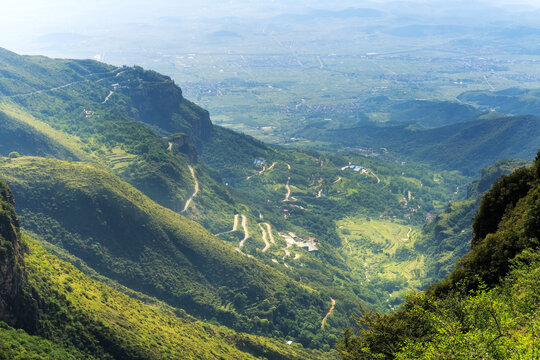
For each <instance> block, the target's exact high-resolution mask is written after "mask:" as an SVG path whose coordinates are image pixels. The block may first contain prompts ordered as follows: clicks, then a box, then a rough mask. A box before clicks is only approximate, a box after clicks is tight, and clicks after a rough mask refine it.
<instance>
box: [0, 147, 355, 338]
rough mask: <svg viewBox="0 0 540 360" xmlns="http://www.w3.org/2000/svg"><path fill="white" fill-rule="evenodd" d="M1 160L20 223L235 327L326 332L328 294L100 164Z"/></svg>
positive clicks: (104, 269)
mask: <svg viewBox="0 0 540 360" xmlns="http://www.w3.org/2000/svg"><path fill="white" fill-rule="evenodd" d="M1 167H2V177H3V178H4V179H5V180H6V181H7V182H8V183H9V184H10V186H11V187H12V188H13V191H14V192H15V194H16V196H17V197H18V202H17V204H18V208H19V210H20V213H21V219H23V220H22V221H23V224H24V226H25V227H26V228H28V229H29V230H31V231H32V232H33V233H35V234H37V235H39V236H40V237H41V238H42V239H44V240H46V241H49V242H51V243H53V244H55V245H58V246H60V247H63V248H65V249H67V250H68V251H69V252H71V253H72V254H74V255H75V256H77V257H79V258H81V259H82V260H83V261H85V262H86V263H87V264H88V265H90V266H91V267H93V268H94V269H95V270H97V271H98V272H99V273H101V274H103V275H105V276H108V277H110V278H112V279H115V280H117V281H118V282H120V283H121V284H123V285H125V286H128V287H130V288H132V289H135V290H138V291H142V292H145V293H147V294H150V295H153V296H156V297H158V298H160V299H162V300H164V301H166V302H168V303H169V304H171V305H173V306H175V307H179V308H183V309H185V310H186V311H188V312H189V313H191V314H194V315H197V316H199V317H202V318H205V319H214V320H216V321H218V322H220V323H223V324H226V325H228V326H232V327H234V328H237V329H243V330H244V331H249V332H253V333H261V334H273V335H275V336H281V337H286V336H289V337H292V338H295V339H296V338H299V339H300V338H302V339H303V342H304V343H305V344H306V345H308V344H310V343H311V342H312V341H315V340H314V338H313V336H314V335H317V334H319V333H320V335H318V336H317V340H316V341H317V342H314V343H313V344H312V346H321V345H323V344H324V342H327V341H331V339H332V337H331V336H330V337H328V335H329V334H328V333H325V332H322V330H321V329H320V326H319V325H320V321H321V318H322V316H323V314H324V313H325V312H326V311H327V309H328V308H329V300H327V299H328V298H327V297H326V296H323V295H322V294H319V293H318V292H317V291H314V290H312V289H310V288H309V287H307V286H303V285H301V284H299V283H296V282H294V281H291V280H290V279H289V278H288V277H286V276H284V275H282V274H281V273H280V272H278V271H275V270H274V269H272V268H271V267H268V266H265V265H262V264H261V263H259V262H258V261H256V260H253V259H250V258H249V257H247V256H245V255H243V254H240V253H239V252H237V251H235V250H234V249H233V247H231V246H229V245H227V244H224V243H223V242H222V241H221V240H219V239H218V238H216V237H214V236H213V235H212V234H210V233H209V232H208V231H206V230H204V228H202V227H201V226H200V225H199V224H197V223H195V222H193V221H190V220H188V219H186V218H184V217H183V216H181V215H179V214H177V213H174V212H173V211H170V210H168V209H166V208H163V207H161V206H159V205H157V204H155V203H154V202H152V201H151V200H150V199H148V198H147V197H146V196H144V195H143V194H142V193H140V192H139V191H137V190H136V189H134V188H133V187H131V186H130V185H128V184H127V183H124V182H122V181H121V180H120V179H118V178H117V177H115V176H113V175H111V174H109V173H107V172H106V171H104V170H101V169H99V168H97V167H95V166H92V165H90V164H85V163H70V162H61V161H58V160H52V159H42V158H28V157H23V158H18V159H12V160H7V159H4V160H3V161H2V162H1ZM291 318H299V319H302V321H300V322H292V321H291V320H290V319H291ZM343 320H344V321H346V318H345V319H343ZM343 320H341V321H343ZM341 324H342V325H345V324H346V323H345V324H343V323H341ZM336 325H339V324H336ZM326 331H332V332H334V333H336V331H338V330H337V329H335V328H334V330H332V328H327V329H326ZM308 334H311V335H310V336H308ZM321 341H322V342H323V343H320V342H321Z"/></svg>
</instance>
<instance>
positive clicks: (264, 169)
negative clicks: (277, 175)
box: [246, 161, 277, 180]
mask: <svg viewBox="0 0 540 360" xmlns="http://www.w3.org/2000/svg"><path fill="white" fill-rule="evenodd" d="M276 164H277V162H275V161H274V162H273V163H272V165H270V166H269V167H268V168H266V167H265V166H263V168H262V170H261V171H259V172H258V173H256V174H254V175H250V176H248V177H246V180H249V179H251V178H252V177H254V176H256V175H261V174H262V173H263V172H265V171H269V170H272V169H273V168H274V166H276Z"/></svg>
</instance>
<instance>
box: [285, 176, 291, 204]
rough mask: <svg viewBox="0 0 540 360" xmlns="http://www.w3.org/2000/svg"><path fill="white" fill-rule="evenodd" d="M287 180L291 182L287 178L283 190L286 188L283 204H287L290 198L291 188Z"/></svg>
mask: <svg viewBox="0 0 540 360" xmlns="http://www.w3.org/2000/svg"><path fill="white" fill-rule="evenodd" d="M289 180H291V178H290V177H289V178H287V184H286V185H285V188H287V194H285V199H283V202H287V201H289V198H290V196H291V187H290V186H289Z"/></svg>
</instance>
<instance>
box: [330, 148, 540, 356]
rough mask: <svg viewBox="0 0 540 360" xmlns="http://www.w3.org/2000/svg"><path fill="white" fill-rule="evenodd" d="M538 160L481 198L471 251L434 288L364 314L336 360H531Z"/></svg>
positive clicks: (537, 283) (538, 282) (537, 286)
mask: <svg viewBox="0 0 540 360" xmlns="http://www.w3.org/2000/svg"><path fill="white" fill-rule="evenodd" d="M539 169H540V153H539V154H538V156H537V158H536V161H535V163H534V164H533V165H532V166H531V167H529V168H524V167H521V168H519V169H517V170H515V171H514V172H512V173H511V174H509V175H503V176H502V177H500V178H499V179H498V180H497V181H496V182H495V183H494V184H493V186H492V187H491V189H490V190H489V191H488V192H487V193H486V194H485V195H484V196H483V198H482V201H481V203H480V206H479V211H478V213H477V215H476V217H475V219H474V223H473V236H472V241H471V249H470V251H469V252H468V253H467V254H466V255H464V256H463V257H462V258H461V259H460V260H459V262H458V263H457V266H456V268H455V269H454V270H453V271H452V272H451V273H450V274H449V275H448V276H447V277H446V278H445V279H444V280H443V281H441V282H439V283H436V284H433V285H432V286H430V288H429V289H427V290H426V291H425V292H423V293H419V294H414V295H411V296H410V297H409V298H408V300H407V301H406V303H405V304H404V305H403V307H402V308H400V309H399V310H398V311H396V312H395V313H392V314H387V315H381V314H377V313H372V312H369V311H364V313H363V316H360V317H358V318H356V320H357V323H358V325H359V326H360V328H359V332H360V333H361V334H362V336H357V335H355V334H354V333H353V331H352V330H349V331H348V332H347V333H346V335H345V337H344V338H343V339H342V341H341V342H340V345H339V349H340V352H341V355H342V357H343V358H346V359H360V358H367V357H378V358H384V359H393V358H399V359H418V358H422V359H435V358H441V357H442V358H476V357H483V358H495V359H499V358H500V359H519V358H522V357H523V356H528V357H534V356H535V354H536V353H537V351H538V334H536V332H535V329H536V325H535V324H534V321H535V320H534V319H536V318H537V316H538V312H539V309H540V303H539V300H538V296H537V294H538V292H539V291H540V276H538V275H539V271H540V261H539V260H540V255H539V244H538V234H539V231H540V224H539V222H538V219H539V218H540V217H539V216H538V215H539V211H540V172H539Z"/></svg>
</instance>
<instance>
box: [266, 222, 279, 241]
mask: <svg viewBox="0 0 540 360" xmlns="http://www.w3.org/2000/svg"><path fill="white" fill-rule="evenodd" d="M263 224H264V225H266V231H268V237H269V238H270V242H271V243H272V244H275V243H276V240H275V239H274V235H273V234H272V226H271V225H270V224H269V223H263Z"/></svg>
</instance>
